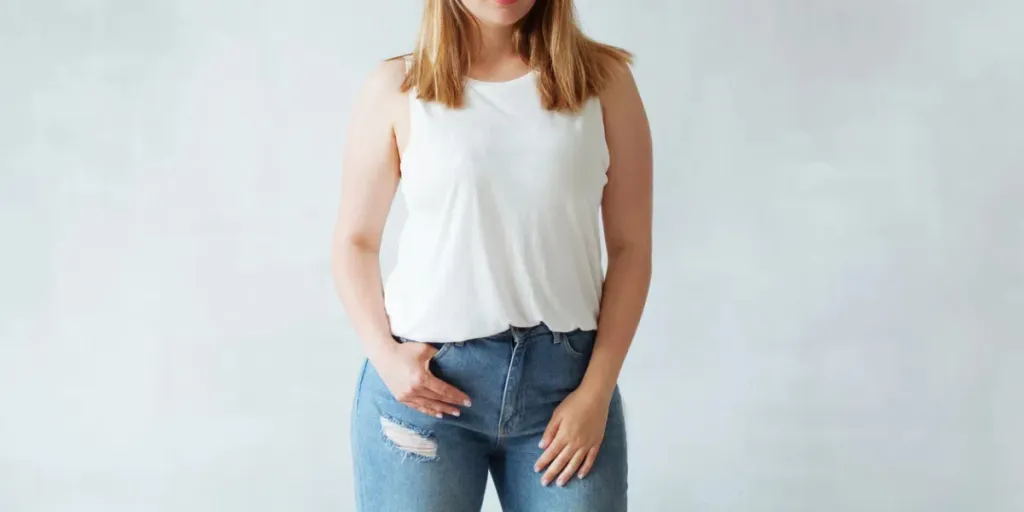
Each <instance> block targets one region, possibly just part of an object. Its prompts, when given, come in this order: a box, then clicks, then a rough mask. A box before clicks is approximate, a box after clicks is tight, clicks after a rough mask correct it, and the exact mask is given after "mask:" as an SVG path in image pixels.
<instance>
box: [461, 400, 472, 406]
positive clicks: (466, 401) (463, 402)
mask: <svg viewBox="0 0 1024 512" xmlns="http://www.w3.org/2000/svg"><path fill="white" fill-rule="evenodd" d="M462 405H465V406H466V407H472V406H473V402H470V401H469V400H463V401H462Z"/></svg>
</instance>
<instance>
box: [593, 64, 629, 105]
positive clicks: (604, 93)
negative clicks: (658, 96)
mask: <svg viewBox="0 0 1024 512" xmlns="http://www.w3.org/2000/svg"><path fill="white" fill-rule="evenodd" d="M605 66H606V67H605V72H606V74H607V79H606V82H605V86H604V87H603V88H602V90H601V93H600V94H599V96H600V98H601V103H602V104H605V105H610V106H614V105H617V104H622V103H630V102H631V101H632V100H633V99H635V98H636V97H638V96H639V91H638V89H637V85H636V79H635V78H634V77H633V69H632V67H631V64H630V62H628V61H624V60H618V59H609V61H608V62H607V64H606V65H605Z"/></svg>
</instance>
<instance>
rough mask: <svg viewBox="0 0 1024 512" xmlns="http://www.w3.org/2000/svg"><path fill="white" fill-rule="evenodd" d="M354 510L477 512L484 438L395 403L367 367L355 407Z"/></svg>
mask: <svg viewBox="0 0 1024 512" xmlns="http://www.w3.org/2000/svg"><path fill="white" fill-rule="evenodd" d="M351 427H352V430H351V436H352V437H351V445H352V454H353V463H354V476H355V483H356V502H357V510H360V511H362V512H390V511H399V510H400V511H403V512H406V511H408V512H417V511H423V512H434V511H445V512H448V511H451V512H478V511H479V510H480V507H481V505H482V503H483V497H484V491H485V489H486V484H487V450H488V448H489V446H488V443H487V442H486V439H484V438H482V437H481V436H479V434H477V433H475V432H472V431H470V430H466V429H463V428H461V427H459V426H458V425H457V424H456V423H454V422H452V421H450V420H448V419H447V417H446V418H443V419H438V418H433V417H431V416H428V415H426V414H423V413H421V412H419V411H417V410H415V409H412V408H411V407H408V406H406V405H404V404H402V403H399V402H398V401H397V400H395V399H394V397H393V396H392V395H391V393H390V391H388V389H387V387H386V386H385V385H384V383H383V381H381V380H380V376H379V375H378V374H377V372H376V370H375V369H374V368H373V364H372V363H370V362H368V361H366V362H364V365H363V369H362V373H361V376H360V379H359V385H358V386H357V390H356V397H355V401H354V403H353V408H352V422H351Z"/></svg>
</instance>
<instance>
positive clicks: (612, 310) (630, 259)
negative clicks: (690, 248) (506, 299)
mask: <svg viewBox="0 0 1024 512" xmlns="http://www.w3.org/2000/svg"><path fill="white" fill-rule="evenodd" d="M601 103H602V106H603V107H604V119H605V137H606V139H607V142H608V150H609V152H610V154H611V165H610V167H609V169H608V183H607V185H605V189H604V197H603V199H602V204H601V209H602V215H603V222H604V234H605V243H606V244H607V248H608V272H607V275H606V276H605V281H604V290H603V293H602V297H601V313H600V317H599V319H598V329H597V341H596V342H595V344H594V352H593V355H592V356H591V359H590V364H589V366H588V367H587V373H586V375H585V377H584V379H583V383H582V384H581V385H580V388H581V389H585V390H592V391H594V392H596V393H598V394H599V395H601V396H603V397H605V398H610V397H611V393H612V390H613V389H614V387H615V383H616V381H617V380H618V376H619V372H620V370H621V369H622V364H623V362H624V360H625V358H626V352H627V351H628V350H629V346H630V344H631V343H632V341H633V336H634V335H635V334H636V329H637V325H638V324H639V322H640V315H641V314H642V313H643V310H644V304H645V303H646V301H647V292H648V289H649V288H650V282H651V224H652V219H651V218H652V215H653V213H652V195H653V176H652V175H653V170H652V167H653V164H652V149H651V133H650V126H649V125H648V121H647V114H646V112H645V110H644V105H643V101H642V100H641V98H640V94H639V92H638V91H637V87H636V82H635V81H634V79H633V75H632V73H631V72H630V71H629V69H628V68H623V71H622V73H621V74H620V75H619V77H618V79H617V80H616V81H615V82H614V83H613V85H612V86H610V87H609V88H608V90H607V91H606V92H605V93H604V94H602V96H601Z"/></svg>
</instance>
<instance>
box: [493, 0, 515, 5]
mask: <svg viewBox="0 0 1024 512" xmlns="http://www.w3.org/2000/svg"><path fill="white" fill-rule="evenodd" d="M518 1H519V0H494V3H496V4H498V5H512V4H514V3H516V2H518Z"/></svg>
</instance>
